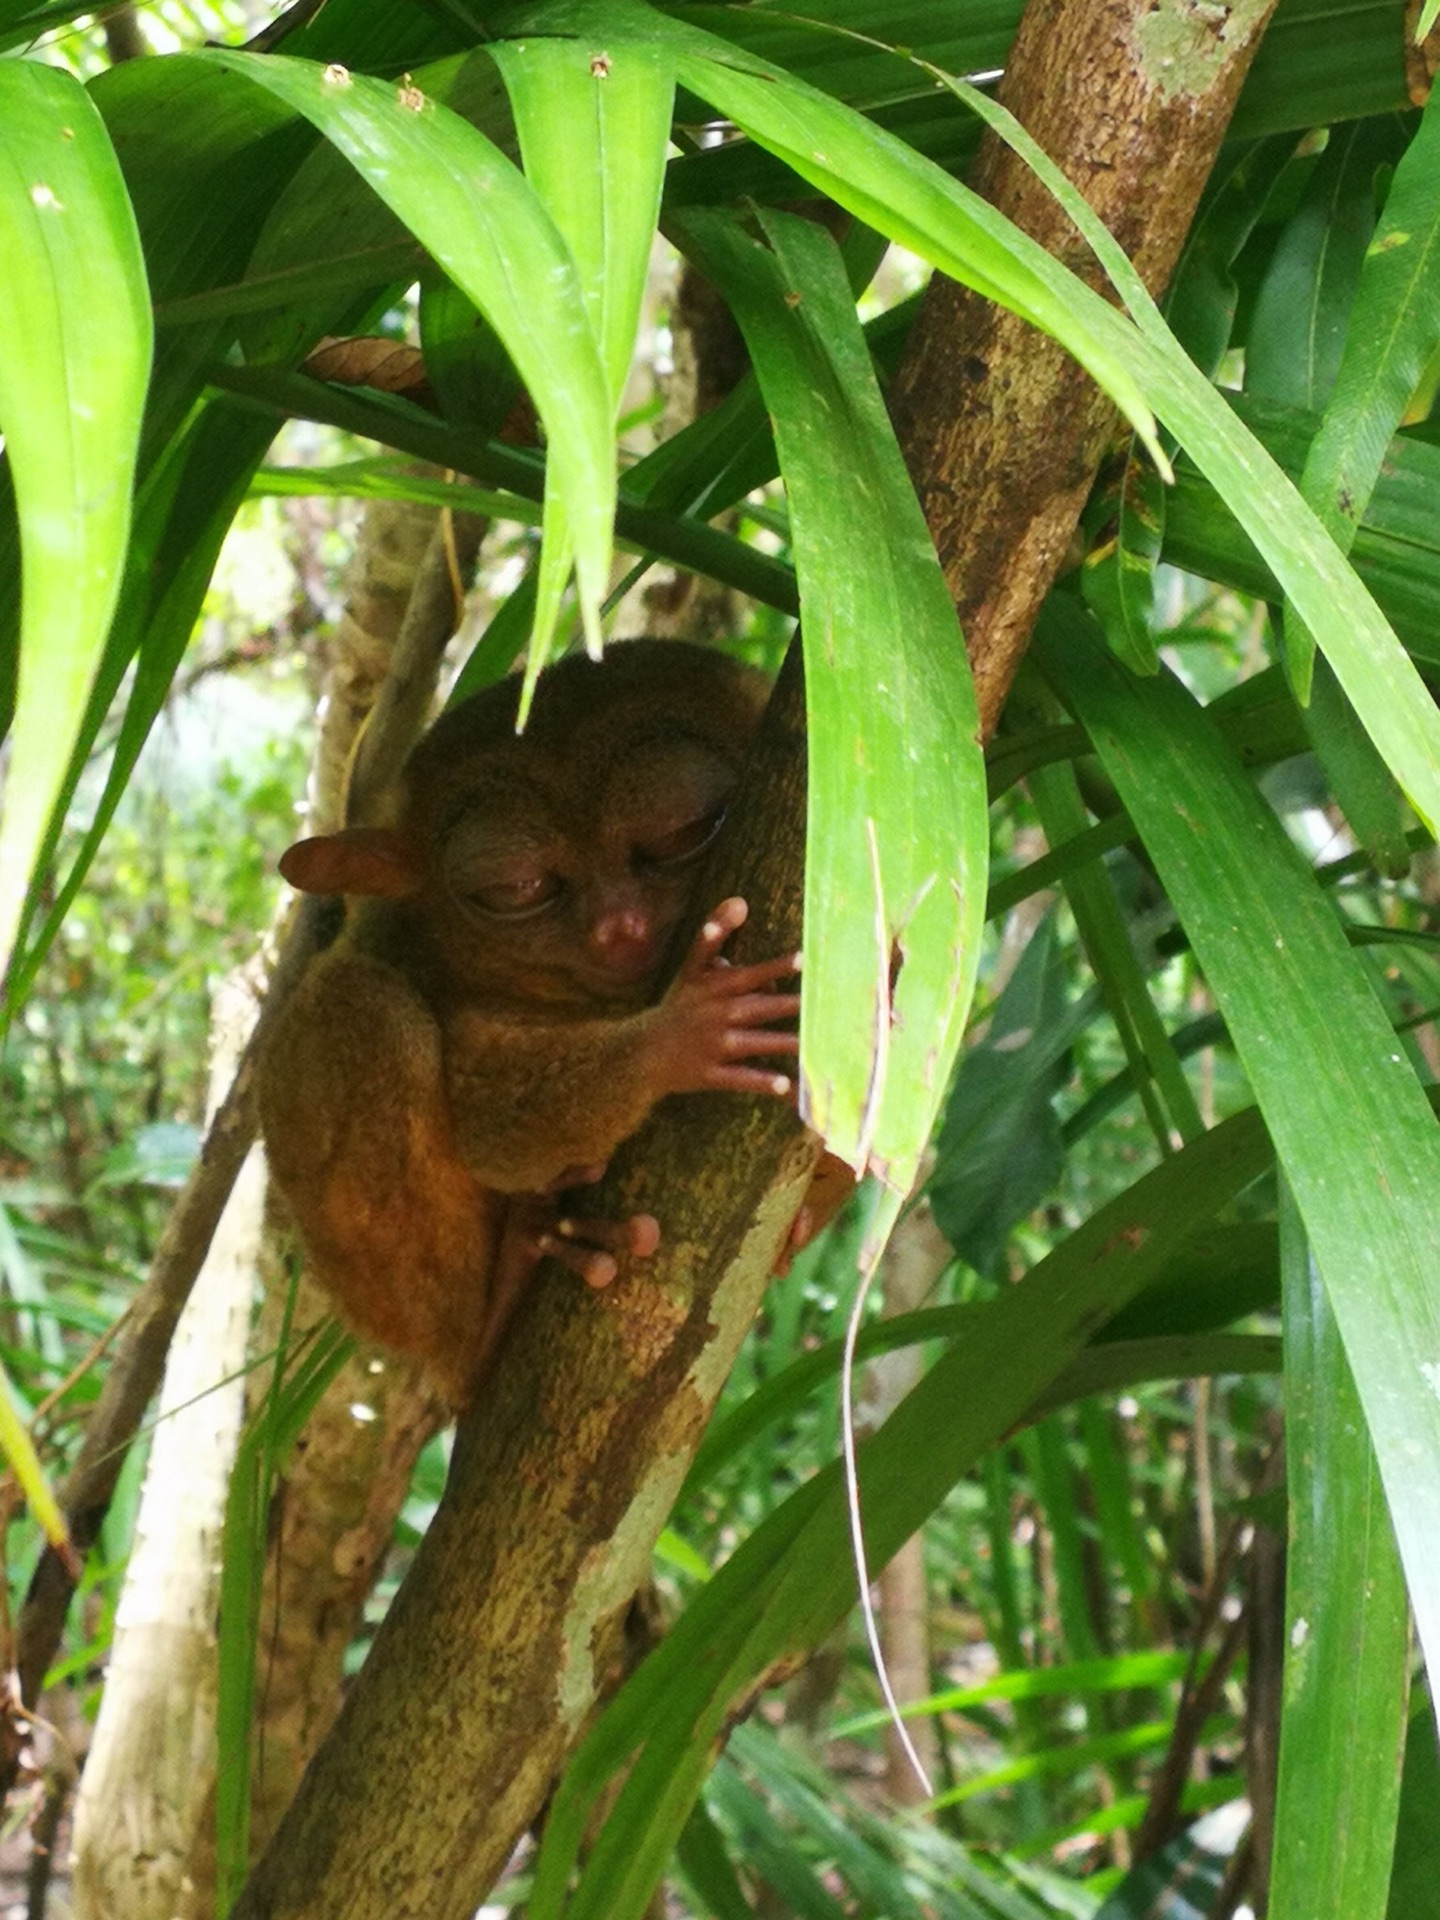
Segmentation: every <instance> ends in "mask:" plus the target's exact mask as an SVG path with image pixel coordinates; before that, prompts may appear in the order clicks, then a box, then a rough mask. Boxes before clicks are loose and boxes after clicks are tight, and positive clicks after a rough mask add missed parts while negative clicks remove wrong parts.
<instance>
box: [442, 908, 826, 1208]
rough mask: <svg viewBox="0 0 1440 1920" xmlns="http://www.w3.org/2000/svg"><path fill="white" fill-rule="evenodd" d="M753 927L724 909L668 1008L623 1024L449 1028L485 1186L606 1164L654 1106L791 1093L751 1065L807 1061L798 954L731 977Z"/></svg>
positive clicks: (446, 1043)
mask: <svg viewBox="0 0 1440 1920" xmlns="http://www.w3.org/2000/svg"><path fill="white" fill-rule="evenodd" d="M744 918H745V903H744V902H743V901H741V900H734V899H732V900H725V901H722V902H721V903H720V905H719V906H718V907H717V908H716V909H715V912H714V913H713V914H711V916H710V917H709V919H708V920H707V921H706V923H705V925H704V927H702V929H701V931H700V933H699V934H698V935H697V937H696V939H695V942H694V944H693V945H692V947H691V950H690V953H689V954H688V955H687V957H686V959H685V962H684V964H683V965H682V967H681V969H680V972H679V974H678V975H677V976H676V978H675V980H674V982H673V983H672V985H671V987H670V989H669V991H668V992H667V993H666V995H665V997H664V998H663V1000H661V1002H660V1003H659V1005H658V1006H655V1007H649V1008H646V1009H645V1010H644V1011H643V1012H640V1013H635V1014H630V1015H626V1016H624V1017H621V1018H608V1019H605V1018H599V1019H596V1018H591V1019H577V1020H560V1019H543V1018H541V1017H539V1016H538V1015H537V1016H536V1017H534V1018H532V1019H526V1020H515V1019H510V1020H507V1019H506V1018H505V1017H504V1016H503V1014H496V1013H493V1012H491V1011H489V1010H488V1009H475V1010H466V1011H462V1012H459V1013H456V1014H454V1015H452V1016H451V1017H450V1018H449V1019H448V1020H447V1021H446V1023H445V1026H444V1030H443V1041H442V1048H443V1054H444V1060H445V1075H446V1084H447V1087H448V1089H449V1097H450V1109H451V1113H452V1116H453V1120H454V1125H455V1130H456V1137H457V1140H458V1142H459V1146H460V1151H461V1153H462V1154H463V1156H464V1158H465V1160H466V1162H467V1164H468V1165H469V1166H470V1167H471V1169H472V1171H473V1172H474V1173H475V1175H476V1177H477V1179H480V1180H482V1181H484V1183H485V1184H486V1185H487V1186H491V1187H495V1188H497V1189H499V1190H501V1191H503V1192H510V1193H533V1192H537V1191H541V1190H543V1189H545V1188H547V1187H549V1186H550V1185H551V1184H552V1183H553V1182H555V1181H556V1180H558V1179H559V1178H560V1177H561V1176H562V1175H563V1174H564V1172H565V1171H566V1169H568V1168H575V1167H595V1166H603V1164H604V1163H605V1162H606V1161H608V1160H609V1158H610V1156H611V1154H612V1153H613V1152H614V1151H615V1148H616V1147H617V1146H619V1144H620V1142H621V1141H622V1140H625V1139H628V1138H629V1136H630V1135H631V1134H632V1133H633V1132H634V1131H635V1130H636V1128H637V1127H638V1126H639V1125H640V1123H641V1121H642V1120H643V1119H644V1118H645V1116H646V1114H647V1113H648V1112H649V1111H650V1109H651V1108H652V1107H653V1106H654V1105H655V1103H656V1101H657V1100H660V1099H663V1098H664V1097H665V1096H666V1095H667V1094H672V1093H699V1092H703V1091H706V1090H708V1089H724V1090H728V1091H731V1092H739V1093H765V1094H772V1095H774V1094H778V1095H782V1096H783V1095H784V1094H786V1093H788V1092H789V1090H790V1085H791V1082H790V1077H789V1076H788V1075H787V1074H785V1073H777V1072H776V1071H775V1070H774V1069H773V1068H770V1067H764V1066H756V1065H751V1064H748V1063H749V1062H751V1061H754V1060H756V1059H759V1058H761V1057H770V1056H779V1057H781V1058H787V1057H790V1056H793V1055H794V1053H795V1052H796V1049H797V1046H798V1041H797V1039H796V1036H795V1034H794V1033H793V1032H780V1031H776V1030H775V1028H774V1026H773V1024H772V1023H774V1022H776V1021H789V1020H793V1019H794V1018H795V1017H796V1015H797V1014H798V1012H799V1007H800V1000H799V996H798V994H795V993H793V992H791V993H779V992H776V991H775V987H776V984H777V982H779V981H781V980H783V979H786V978H788V977H790V976H792V975H793V974H794V973H795V971H796V967H797V965H798V956H796V955H793V954H792V955H787V956H786V957H785V958H784V959H781V960H769V961H763V962H761V963H760V964H758V965H754V966H744V967H731V966H728V965H726V964H725V963H724V962H723V960H721V958H720V950H721V948H722V947H723V945H724V943H725V941H726V940H727V939H728V938H729V936H730V934H731V933H732V932H733V931H734V930H735V928H736V927H737V926H739V925H740V924H741V922H742V921H743V920H744Z"/></svg>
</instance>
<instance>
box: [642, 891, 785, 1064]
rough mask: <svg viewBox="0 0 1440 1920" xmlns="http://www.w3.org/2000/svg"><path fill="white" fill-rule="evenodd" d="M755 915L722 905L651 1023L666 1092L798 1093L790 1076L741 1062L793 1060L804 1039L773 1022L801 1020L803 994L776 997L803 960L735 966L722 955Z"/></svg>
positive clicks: (737, 904) (737, 903)
mask: <svg viewBox="0 0 1440 1920" xmlns="http://www.w3.org/2000/svg"><path fill="white" fill-rule="evenodd" d="M748 912H749V909H748V907H747V906H746V904H745V902H744V901H743V900H738V899H730V900H722V901H721V902H720V904H719V906H718V907H716V909H715V911H714V912H713V913H712V914H711V915H710V916H709V918H708V919H707V920H706V922H705V924H704V926H703V927H702V928H701V929H700V931H699V933H698V934H697V935H696V936H695V941H694V944H693V945H692V946H691V948H690V951H689V953H688V954H687V955H686V956H685V960H684V963H683V964H682V966H681V968H680V971H679V973H678V974H677V975H676V976H675V979H674V981H673V982H672V984H671V986H670V989H669V991H668V993H667V994H666V995H665V998H664V999H663V1000H662V1001H661V1003H660V1005H659V1006H658V1007H657V1008H656V1009H655V1010H654V1014H653V1015H652V1016H651V1021H650V1032H649V1035H648V1039H647V1043H646V1044H647V1047H648V1050H649V1056H650V1060H649V1065H650V1073H651V1076H652V1078H651V1085H652V1086H653V1087H654V1090H655V1093H656V1096H657V1098H658V1097H659V1096H660V1095H662V1094H667V1093H708V1092H710V1091H712V1090H713V1089H717V1088H718V1089H720V1090H722V1091H725V1092H728V1093H769V1094H776V1095H778V1096H779V1097H781V1098H782V1099H783V1098H785V1097H786V1096H788V1095H789V1093H790V1092H791V1087H792V1081H791V1078H790V1076H789V1075H788V1074H783V1073H774V1072H771V1071H768V1070H767V1069H766V1068H764V1067H758V1066H744V1065H740V1064H738V1063H739V1062H742V1061H745V1060H749V1059H754V1058H756V1057H758V1056H763V1055H770V1054H778V1055H784V1056H786V1057H790V1058H793V1057H794V1055H795V1054H797V1053H798V1052H799V1050H800V1041H799V1037H798V1035H796V1034H795V1033H793V1032H786V1031H777V1030H776V1028H775V1025H774V1023H775V1022H776V1021H779V1020H794V1019H796V1018H797V1017H798V1015H799V1012H800V996H799V994H798V993H776V992H773V991H772V989H773V987H774V985H775V983H776V982H777V981H778V980H785V979H790V978H793V977H794V975H795V974H797V973H798V972H799V971H800V955H799V954H798V953H787V954H786V955H784V957H783V958H781V959H779V960H762V961H760V962H759V963H758V964H756V965H754V966H747V967H732V966H731V965H730V964H729V962H728V961H726V960H725V959H723V958H722V957H721V952H720V949H721V948H722V947H723V946H724V944H725V942H726V941H727V940H728V939H729V938H730V935H731V934H732V933H733V932H734V931H735V929H736V928H737V927H739V926H743V924H744V922H745V919H746V916H747V914H748Z"/></svg>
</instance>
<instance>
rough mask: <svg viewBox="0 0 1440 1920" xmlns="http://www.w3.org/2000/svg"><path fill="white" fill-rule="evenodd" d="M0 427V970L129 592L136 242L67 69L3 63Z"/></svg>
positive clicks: (142, 345)
mask: <svg viewBox="0 0 1440 1920" xmlns="http://www.w3.org/2000/svg"><path fill="white" fill-rule="evenodd" d="M0 278H3V280H4V285H5V347H4V352H3V354H0V427H3V429H4V433H5V441H6V450H7V453H8V456H9V461H10V467H11V471H12V474H13V476H14V482H15V496H16V504H17V509H18V512H19V517H20V539H21V551H22V556H23V570H24V571H23V599H22V608H21V620H20V663H19V679H18V689H17V696H16V709H15V722H14V732H13V739H12V744H11V750H10V766H9V772H8V775H7V778H6V786H5V809H4V817H3V819H0V973H3V971H4V969H5V966H6V964H7V962H8V960H9V957H10V950H11V947H12V944H13V942H14V939H15V933H16V929H17V927H18V925H19V921H20V915H21V911H22V908H23V906H24V901H25V894H26V889H27V887H28V885H29V881H30V872H31V867H32V866H33V864H34V861H35V857H36V854H37V852H38V851H39V848H40V845H41V842H42V840H43V838H44V835H45V830H46V827H47V824H48V822H49V819H50V814H51V810H52V808H53V806H54V804H55V800H56V797H57V795H58V793H59V790H60V783H61V780H62V778H63V776H64V772H65V763H66V758H67V756H68V752H69V748H70V744H71V742H72V741H73V740H74V739H75V736H76V732H77V730H78V728H79V725H80V719H81V715H82V714H83V712H84V709H85V701H86V698H87V696H88V694H89V691H90V682H91V679H92V677H93V675H94V672H95V667H96V663H97V662H98V660H99V658H100V654H101V650H102V648H103V646H104V643H105V635H106V631H107V629H108V628H109V625H110V616H111V614H112V613H113V611H114V607H115V599H116V595H117V594H118V592H119V589H120V570H121V567H122V565H123V562H124V556H125V542H126V538H127V535H128V532H129V525H130V488H131V482H132V478H133V475H134V471H135V455H136V448H137V445H138V442H139V435H140V415H141V409H142V407H143V405H144V401H145V383H146V379H147V377H148V374H149V368H150V345H151V331H150V304H149V297H148V294H147V292H146V287H145V269H144V264H143V262H142V260H141V256H140V240H139V235H138V234H137V232H136V230H135V219H134V215H133V214H132V212H131V210H130V202H129V199H128V197H127V196H126V192H125V185H124V181H123V180H122V179H121V176H120V169H119V167H118V165H117V164H116V160H115V154H114V151H113V149H112V148H111V145H110V141H109V137H108V135H107V134H106V132H105V126H104V123H103V121H102V120H101V119H100V116H99V115H98V114H97V113H96V111H95V109H94V107H93V106H92V105H91V104H90V101H89V100H88V98H87V97H86V95H85V92H84V89H83V88H82V87H81V86H80V85H79V83H78V82H77V81H75V80H74V79H72V78H71V76H70V75H69V74H66V73H62V72H60V71H59V69H58V68H54V67H47V66H39V65H35V64H33V63H30V62H25V61H18V60H7V61H3V62H0Z"/></svg>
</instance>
